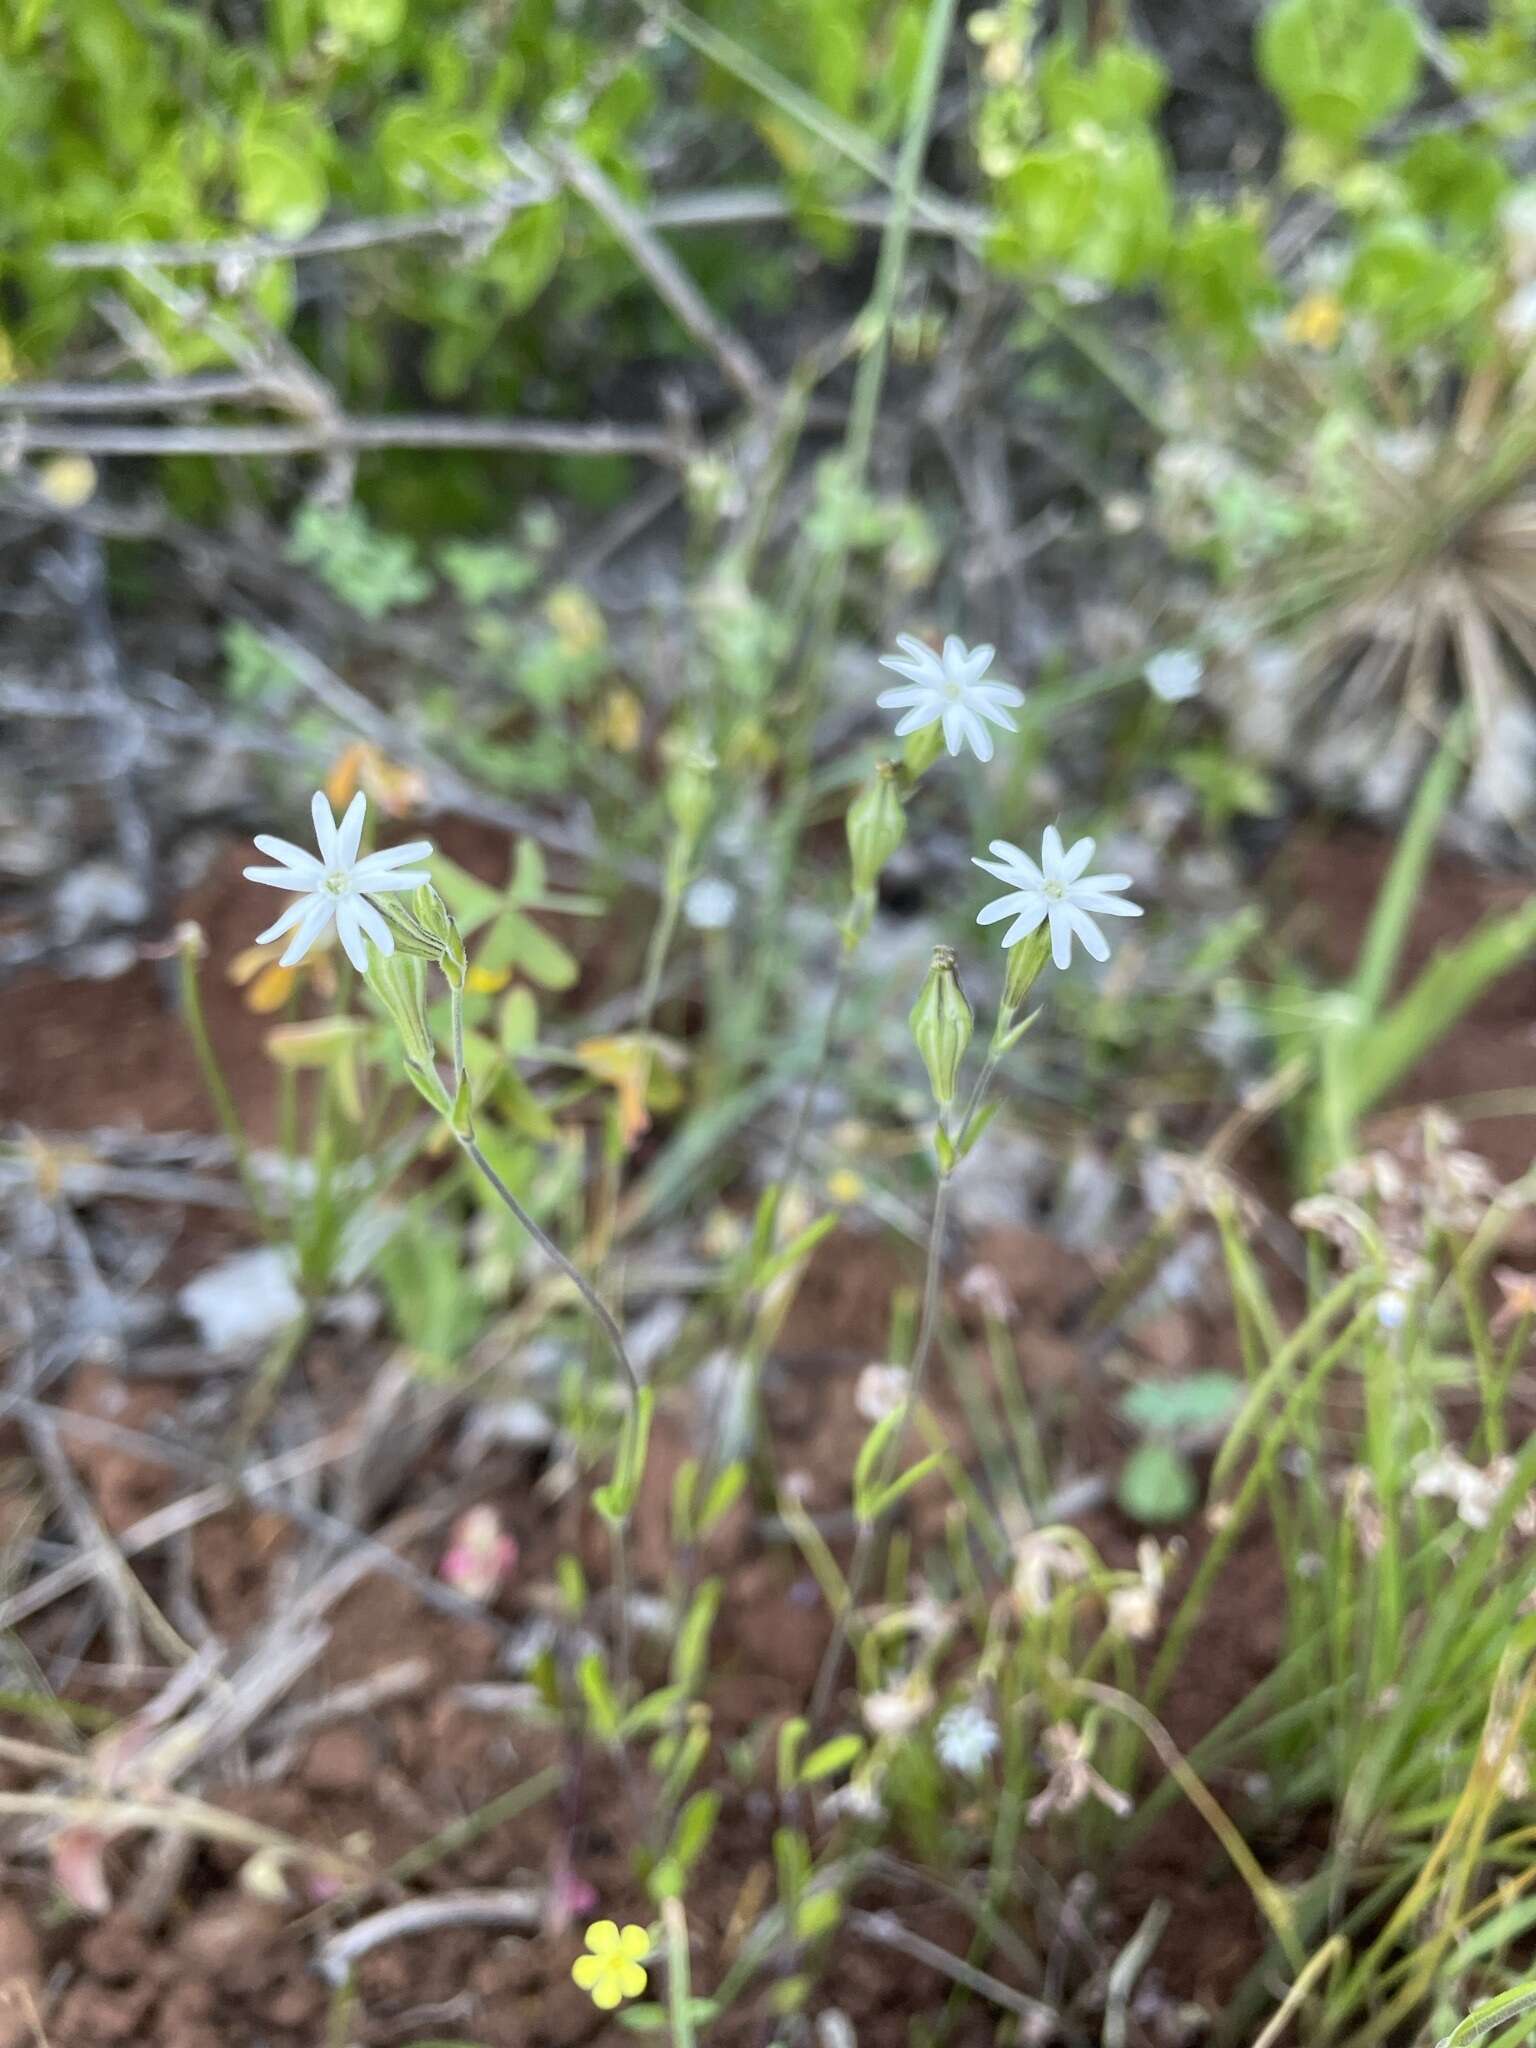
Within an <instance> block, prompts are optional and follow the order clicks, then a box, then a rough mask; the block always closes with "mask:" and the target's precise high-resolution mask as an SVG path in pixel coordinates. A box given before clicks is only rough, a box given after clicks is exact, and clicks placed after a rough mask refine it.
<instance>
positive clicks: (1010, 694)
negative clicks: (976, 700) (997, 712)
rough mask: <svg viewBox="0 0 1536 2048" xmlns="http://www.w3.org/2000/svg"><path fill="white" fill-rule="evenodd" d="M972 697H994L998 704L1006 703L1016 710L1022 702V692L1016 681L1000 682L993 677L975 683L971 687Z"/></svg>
mask: <svg viewBox="0 0 1536 2048" xmlns="http://www.w3.org/2000/svg"><path fill="white" fill-rule="evenodd" d="M971 695H972V696H973V697H985V698H989V699H991V698H995V699H996V701H997V702H998V703H999V704H1006V705H1008V707H1009V708H1010V709H1011V710H1014V711H1017V710H1018V708H1019V706H1020V705H1021V704H1022V703H1023V702H1024V692H1023V691H1022V690H1021V689H1020V688H1019V687H1018V685H1017V684H1016V683H1000V682H998V681H997V680H996V679H995V678H992V679H989V680H988V681H987V682H984V683H975V684H973V685H972V688H971Z"/></svg>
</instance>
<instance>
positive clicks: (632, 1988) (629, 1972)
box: [614, 1963, 646, 1998]
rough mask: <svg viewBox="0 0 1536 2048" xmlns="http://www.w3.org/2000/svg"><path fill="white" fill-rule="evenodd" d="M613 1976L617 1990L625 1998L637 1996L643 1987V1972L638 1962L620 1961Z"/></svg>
mask: <svg viewBox="0 0 1536 2048" xmlns="http://www.w3.org/2000/svg"><path fill="white" fill-rule="evenodd" d="M614 1976H615V1977H616V1979H617V1980H618V1986H619V1991H620V1993H621V1994H622V1996H623V1997H625V1998H638V1997H639V1996H640V1994H641V1992H642V1991H643V1990H644V1989H645V1981H646V1979H645V1972H644V1970H642V1969H641V1967H640V1965H639V1964H638V1963H620V1964H619V1967H618V1968H617V1970H615V1971H614Z"/></svg>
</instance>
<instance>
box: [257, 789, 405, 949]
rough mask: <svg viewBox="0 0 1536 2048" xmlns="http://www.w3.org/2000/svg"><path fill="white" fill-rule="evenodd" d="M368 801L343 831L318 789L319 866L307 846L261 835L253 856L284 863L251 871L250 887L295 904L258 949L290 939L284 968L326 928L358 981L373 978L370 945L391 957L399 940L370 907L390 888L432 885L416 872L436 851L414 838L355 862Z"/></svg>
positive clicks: (358, 799)
mask: <svg viewBox="0 0 1536 2048" xmlns="http://www.w3.org/2000/svg"><path fill="white" fill-rule="evenodd" d="M367 809H368V799H367V798H366V797H365V796H364V795H363V792H362V791H361V790H359V791H358V793H357V795H356V796H355V797H353V799H352V801H351V803H350V804H349V805H348V806H347V814H346V816H345V817H344V818H343V819H342V821H341V823H340V825H338V824H337V823H336V819H335V816H334V814H333V813H332V810H331V807H330V805H329V804H328V803H327V802H326V800H325V798H324V796H322V795H321V793H320V791H319V790H316V791H315V794H314V798H313V801H312V802H311V804H310V815H311V816H312V817H313V819H314V821H315V843H316V845H317V846H318V847H319V849H320V857H319V859H318V860H317V859H316V858H315V856H314V854H312V853H306V852H305V851H304V849H303V847H302V846H295V845H294V844H293V843H292V841H291V840H288V839H274V838H272V837H271V835H270V834H268V833H266V832H262V833H258V835H257V838H256V849H257V851H258V852H259V853H264V854H267V855H268V856H269V857H270V858H271V859H272V860H275V861H278V862H280V863H281V865H280V866H278V867H275V868H247V869H246V870H245V878H246V880H247V881H248V882H261V883H262V884H264V886H265V887H267V888H268V889H292V890H293V891H295V893H296V894H297V896H298V898H299V900H298V902H297V903H291V904H290V905H289V906H288V908H287V909H286V910H285V911H284V912H283V914H282V916H281V917H280V918H279V919H278V920H277V922H276V924H273V925H269V926H268V927H267V929H266V930H265V931H264V932H260V933H258V935H257V939H256V943H257V945H258V946H264V945H266V944H267V943H268V942H269V941H270V940H272V939H280V938H281V937H282V936H283V934H284V933H285V932H292V933H293V937H292V939H291V940H290V941H289V944H288V947H287V950H286V951H285V952H284V954H283V955H282V958H281V959H280V960H279V962H278V965H279V966H280V967H293V966H295V965H297V963H298V962H299V961H300V960H302V959H303V958H304V955H305V954H306V953H307V952H308V951H309V949H310V947H311V946H312V945H313V944H314V943H315V941H316V939H318V938H319V936H320V934H321V933H322V932H323V931H324V930H325V928H326V926H327V925H329V924H330V923H331V921H332V919H334V920H335V923H336V936H337V937H338V938H339V939H340V940H341V943H342V948H343V950H344V952H345V953H346V956H347V958H348V959H349V960H350V961H351V962H352V965H353V966H354V967H355V968H356V969H357V971H358V973H359V974H366V973H367V972H368V943H369V941H370V940H371V941H372V942H373V944H374V945H375V946H377V947H378V949H379V951H380V953H382V954H384V955H385V957H386V958H387V957H388V955H389V954H391V953H393V952H394V950H395V940H394V934H393V933H392V932H391V931H390V929H389V926H388V925H387V924H386V923H385V922H384V920H383V918H382V917H381V916H380V915H379V913H378V911H377V910H375V909H374V907H373V905H372V904H371V903H370V902H369V901H368V898H369V897H370V896H379V895H382V894H384V893H385V892H386V891H388V890H390V889H416V888H419V887H420V885H421V884H422V883H423V882H428V881H430V880H431V879H432V878H431V876H430V875H429V874H428V873H427V871H426V870H425V868H411V867H409V865H408V863H409V862H411V861H413V860H425V859H426V857H427V855H428V854H430V853H431V851H432V842H431V840H430V839H412V840H409V841H407V843H406V844H405V845H404V846H390V847H386V848H385V849H384V850H383V851H382V852H379V853H370V854H365V855H364V856H363V858H362V859H361V860H359V859H358V853H357V850H358V848H359V846H361V844H362V840H363V818H364V816H365V814H366V812H367Z"/></svg>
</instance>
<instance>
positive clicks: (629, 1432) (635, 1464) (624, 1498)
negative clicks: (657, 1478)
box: [592, 1387, 656, 1522]
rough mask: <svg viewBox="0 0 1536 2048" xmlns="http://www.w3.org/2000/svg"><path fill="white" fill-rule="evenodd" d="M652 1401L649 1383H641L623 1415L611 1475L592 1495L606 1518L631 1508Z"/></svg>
mask: <svg viewBox="0 0 1536 2048" xmlns="http://www.w3.org/2000/svg"><path fill="white" fill-rule="evenodd" d="M655 1405H656V1392H655V1389H654V1388H653V1387H642V1388H641V1389H640V1394H639V1398H638V1399H637V1400H636V1402H635V1405H634V1407H633V1408H632V1409H631V1411H630V1413H629V1414H628V1415H626V1416H625V1418H624V1428H623V1431H622V1432H621V1434H620V1437H619V1448H618V1454H617V1456H616V1457H615V1458H614V1461H613V1477H612V1479H610V1480H609V1482H608V1484H607V1485H606V1486H600V1487H598V1489H597V1490H596V1492H595V1493H594V1494H593V1496H592V1505H593V1506H594V1507H595V1508H596V1509H597V1511H598V1513H599V1514H600V1515H601V1516H602V1517H603V1519H604V1520H605V1521H608V1522H622V1521H625V1520H626V1519H627V1518H628V1516H629V1515H630V1514H631V1513H632V1512H633V1509H634V1505H635V1498H636V1496H637V1495H638V1493H639V1491H640V1481H641V1479H642V1478H643V1477H644V1476H645V1454H646V1449H647V1446H648V1445H649V1443H650V1438H651V1411H652V1410H653V1408H654V1407H655Z"/></svg>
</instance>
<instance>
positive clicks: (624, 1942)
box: [619, 1926, 651, 1998]
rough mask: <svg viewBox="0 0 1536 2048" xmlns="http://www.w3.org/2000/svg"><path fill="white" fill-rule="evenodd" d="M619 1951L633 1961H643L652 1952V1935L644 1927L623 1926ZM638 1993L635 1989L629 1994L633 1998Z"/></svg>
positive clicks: (620, 1933)
mask: <svg viewBox="0 0 1536 2048" xmlns="http://www.w3.org/2000/svg"><path fill="white" fill-rule="evenodd" d="M619 1952H620V1954H621V1955H623V1956H625V1957H626V1958H627V1959H628V1960H629V1961H630V1962H632V1963H638V1962H640V1961H642V1960H643V1959H644V1958H645V1957H646V1956H648V1955H649V1954H650V1952H651V1937H650V1935H649V1933H648V1932H647V1931H646V1929H645V1928H643V1927H634V1926H630V1927H625V1928H622V1929H621V1930H620V1932H619ZM638 1995H639V1994H638V1993H637V1992H633V1991H631V1992H630V1994H629V1996H630V1997H631V1998H635V1997H637V1996H638Z"/></svg>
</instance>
